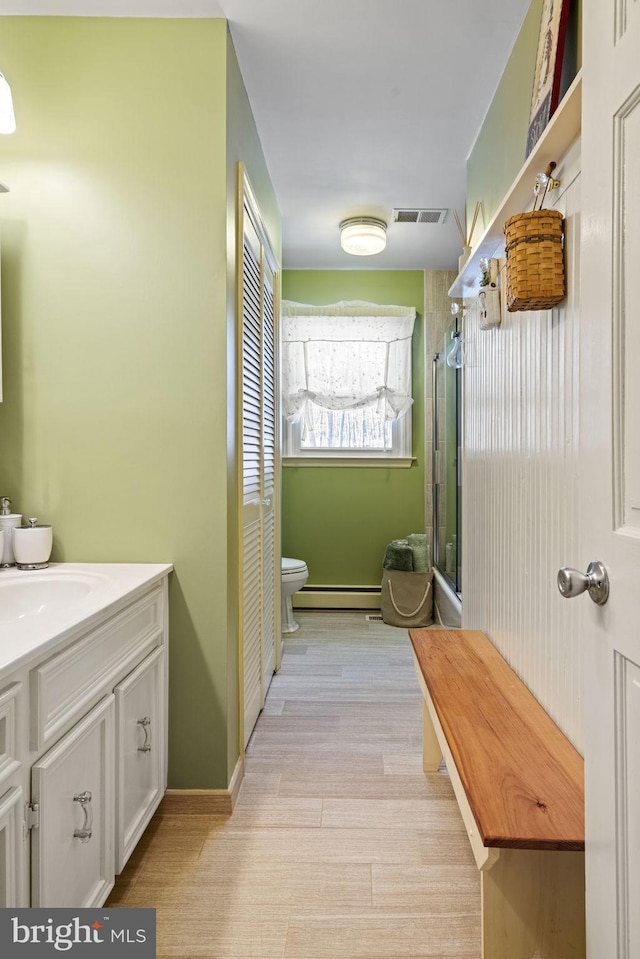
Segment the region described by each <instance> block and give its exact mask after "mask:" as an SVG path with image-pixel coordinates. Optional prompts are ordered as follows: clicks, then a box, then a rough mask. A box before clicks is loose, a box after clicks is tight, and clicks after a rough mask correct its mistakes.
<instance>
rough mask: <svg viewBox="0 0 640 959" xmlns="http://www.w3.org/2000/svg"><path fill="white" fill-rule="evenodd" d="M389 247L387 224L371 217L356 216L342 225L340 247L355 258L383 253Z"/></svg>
mask: <svg viewBox="0 0 640 959" xmlns="http://www.w3.org/2000/svg"><path fill="white" fill-rule="evenodd" d="M386 245H387V224H386V223H385V222H384V220H376V219H375V218H374V217H371V216H356V217H351V218H350V219H349V220H343V221H342V223H341V224H340V246H341V247H342V249H343V250H344V252H345V253H352V254H353V255H354V256H371V255H372V254H374V253H381V252H382V250H384V248H385V246H386Z"/></svg>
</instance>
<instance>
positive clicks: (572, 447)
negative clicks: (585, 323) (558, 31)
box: [463, 151, 598, 749]
mask: <svg viewBox="0 0 640 959" xmlns="http://www.w3.org/2000/svg"><path fill="white" fill-rule="evenodd" d="M576 152H577V151H576ZM577 163H578V159H577V155H576V158H575V163H573V164H572V167H573V170H574V174H575V175H574V176H573V177H572V176H569V175H567V176H566V177H565V182H563V184H562V187H561V190H560V191H559V192H560V193H561V196H560V197H559V198H558V200H557V201H556V202H554V203H553V204H550V203H547V204H545V205H546V206H551V205H553V206H555V207H556V208H557V209H560V210H562V212H563V213H564V214H565V216H566V226H565V264H566V268H567V283H568V296H567V298H566V300H565V301H563V303H561V304H560V306H559V307H558V308H556V309H554V310H549V311H542V312H539V313H507V312H506V310H505V309H504V304H503V318H502V323H501V326H500V327H498V328H497V329H495V330H489V331H483V330H480V329H479V327H478V316H477V305H476V303H475V301H469V302H468V313H467V317H466V319H465V340H466V353H467V360H466V365H465V373H464V389H465V400H464V416H465V420H464V433H465V459H464V473H463V491H464V493H463V496H464V506H463V509H464V514H463V583H464V591H463V626H465V627H466V628H473V629H481V630H483V631H484V632H485V633H486V634H487V635H488V636H489V637H490V638H491V639H492V640H493V642H494V643H495V645H496V646H497V647H498V649H499V650H500V651H501V653H502V654H503V656H505V658H506V659H507V660H508V661H509V662H510V664H511V665H512V667H513V668H514V669H515V671H516V672H517V673H518V674H519V675H520V676H521V678H522V679H523V680H524V682H525V683H526V684H527V685H528V686H529V688H530V689H531V690H532V691H533V693H534V694H535V696H536V697H537V698H538V699H539V701H540V702H541V703H542V705H543V706H544V707H545V708H546V710H547V712H548V713H549V714H550V715H551V716H552V718H553V719H554V720H555V721H556V722H557V724H558V725H559V726H560V727H561V729H562V730H563V732H564V733H565V734H566V735H567V737H568V738H569V739H570V740H571V741H572V742H573V743H574V745H575V746H576V747H577V748H578V749H580V748H581V745H582V740H581V737H582V699H581V682H582V677H581V669H582V659H581V655H582V653H581V637H580V617H581V616H582V610H583V608H584V607H583V603H582V602H581V600H580V599H575V600H571V601H567V600H565V599H563V598H562V597H561V596H560V594H559V593H558V590H557V587H556V574H557V571H558V569H559V568H560V567H561V566H565V565H570V566H577V567H580V568H583V567H584V569H586V566H587V565H588V560H589V559H592V558H593V557H587V556H586V555H585V554H584V553H583V551H582V549H581V547H580V525H579V517H580V504H579V484H578V470H579V461H578V438H579V437H578V430H579V416H578V414H579V404H580V394H579V386H580V370H579V362H580V315H579V302H578V297H579V249H578V245H577V242H578V240H579V209H580V177H579V173H578V166H577ZM594 388H595V389H597V388H598V387H597V384H594Z"/></svg>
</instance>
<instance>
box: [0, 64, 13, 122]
mask: <svg viewBox="0 0 640 959" xmlns="http://www.w3.org/2000/svg"><path fill="white" fill-rule="evenodd" d="M15 129H16V118H15V115H14V112H13V99H12V97H11V87H10V86H9V84H8V83H7V81H6V80H5V78H4V76H3V75H2V74H1V73H0V133H14V132H15Z"/></svg>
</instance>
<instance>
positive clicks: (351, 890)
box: [107, 611, 480, 959]
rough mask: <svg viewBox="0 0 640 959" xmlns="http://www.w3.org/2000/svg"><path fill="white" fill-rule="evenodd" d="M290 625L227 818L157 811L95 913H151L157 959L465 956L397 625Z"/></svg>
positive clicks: (469, 915)
mask: <svg viewBox="0 0 640 959" xmlns="http://www.w3.org/2000/svg"><path fill="white" fill-rule="evenodd" d="M297 618H298V621H299V622H300V624H301V628H300V630H299V631H298V632H297V633H294V634H292V635H291V636H290V637H288V638H287V640H286V646H285V648H286V651H285V655H284V658H283V664H282V669H281V670H280V672H279V673H278V674H277V675H276V676H274V679H273V682H272V684H271V689H270V691H269V695H268V698H267V703H266V706H265V709H264V711H263V713H262V715H261V716H260V719H259V721H258V724H257V727H256V729H255V732H254V734H253V737H252V739H251V742H250V744H249V748H248V750H247V756H246V775H245V779H244V783H243V785H242V788H241V791H240V795H239V798H238V801H237V803H236V806H235V809H234V812H233V815H232V816H230V817H228V818H224V817H211V816H199V815H190V816H178V815H175V814H173V815H168V814H166V813H163V812H162V811H160V812H159V813H158V814H157V815H156V816H155V817H154V820H153V821H152V823H151V825H150V826H149V828H148V830H147V832H146V833H145V835H144V837H143V839H142V841H141V842H140V844H139V846H138V847H137V849H136V850H135V852H134V854H133V856H132V858H131V860H130V861H129V863H128V865H127V867H126V869H125V871H124V872H123V874H122V875H121V876H120V877H119V879H118V882H117V885H116V888H115V889H114V891H113V893H112V895H111V897H110V899H109V901H108V903H107V905H109V906H116V905H122V906H126V907H133V906H147V907H154V908H156V909H157V936H158V952H157V955H158V957H161V959H163V957H171V959H196V957H202V956H206V957H209V959H248V957H251V959H427V957H428V959H444V957H455V959H479V956H480V891H479V878H478V877H479V874H478V871H477V869H476V866H475V863H474V860H473V857H472V854H471V849H470V846H469V842H468V840H467V837H466V833H465V830H464V826H463V823H462V820H461V818H460V814H459V812H458V807H457V804H456V800H455V798H454V795H453V790H452V789H451V785H450V783H449V780H448V777H447V774H446V772H444V771H441V772H439V773H434V774H430V775H428V776H425V775H424V773H423V772H422V753H421V731H422V717H421V697H420V692H419V690H418V684H417V680H416V677H415V673H414V670H413V663H412V658H411V649H410V644H409V639H408V636H407V633H406V631H404V630H400V629H394V628H393V627H389V626H385V625H384V624H382V623H368V622H367V621H366V620H365V614H364V613H351V612H348V613H331V612H328V613H319V612H310V611H307V612H303V611H301V612H299V613H298V615H297ZM161 809H162V807H161Z"/></svg>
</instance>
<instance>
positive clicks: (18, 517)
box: [0, 496, 22, 567]
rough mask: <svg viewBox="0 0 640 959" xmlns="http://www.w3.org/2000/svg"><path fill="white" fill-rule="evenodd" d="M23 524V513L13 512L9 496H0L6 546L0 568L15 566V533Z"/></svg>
mask: <svg viewBox="0 0 640 959" xmlns="http://www.w3.org/2000/svg"><path fill="white" fill-rule="evenodd" d="M21 523H22V513H12V512H11V500H10V499H9V497H8V496H0V529H1V530H3V531H4V536H3V539H4V546H3V549H2V561H1V562H0V567H5V566H15V562H16V561H15V558H14V555H13V531H14V529H15V528H16V526H20V524H21Z"/></svg>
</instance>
